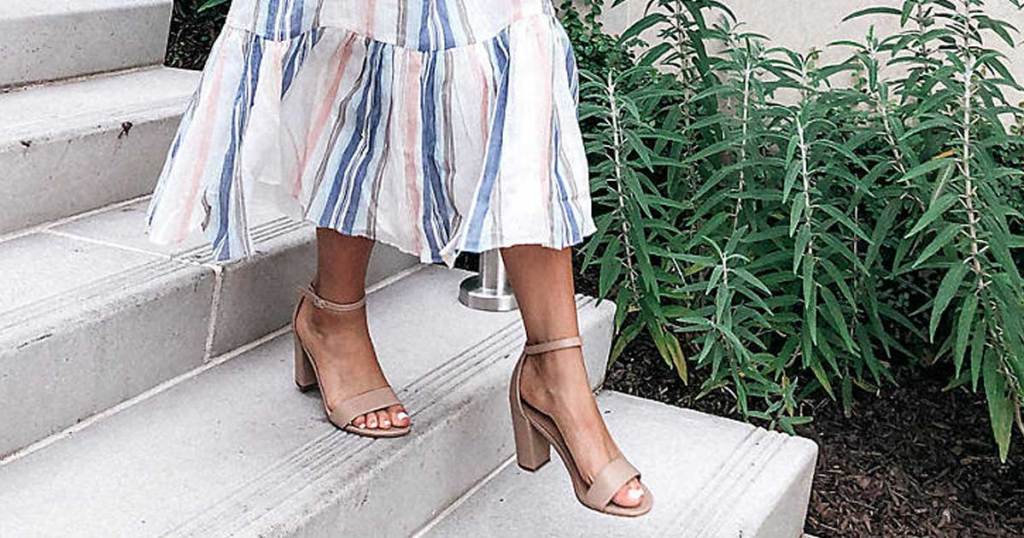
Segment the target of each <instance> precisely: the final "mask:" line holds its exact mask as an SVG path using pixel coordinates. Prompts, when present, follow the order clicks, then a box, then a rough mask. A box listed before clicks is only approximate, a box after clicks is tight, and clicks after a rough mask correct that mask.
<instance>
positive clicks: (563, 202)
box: [551, 118, 580, 238]
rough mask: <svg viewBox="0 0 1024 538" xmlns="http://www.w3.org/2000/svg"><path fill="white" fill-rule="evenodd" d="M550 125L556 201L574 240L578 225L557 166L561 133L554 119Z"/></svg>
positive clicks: (577, 233) (559, 168)
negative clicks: (556, 191) (556, 192)
mask: <svg viewBox="0 0 1024 538" xmlns="http://www.w3.org/2000/svg"><path fill="white" fill-rule="evenodd" d="M551 125H552V127H553V129H552V133H553V135H554V136H553V140H552V143H553V144H554V151H553V153H552V154H551V155H552V159H551V162H552V165H553V166H552V168H553V172H554V177H555V184H556V185H557V186H558V201H559V205H560V206H561V208H562V213H564V214H565V217H566V219H567V220H568V221H569V233H570V236H571V237H573V238H575V237H577V236H579V233H580V232H579V225H577V224H576V216H575V215H573V208H572V205H571V204H569V192H568V191H567V190H566V188H565V177H564V176H563V175H562V172H561V167H560V166H559V163H561V162H562V160H561V159H559V155H560V154H561V152H562V132H561V130H560V129H559V127H558V122H557V121H555V119H554V118H552V120H551Z"/></svg>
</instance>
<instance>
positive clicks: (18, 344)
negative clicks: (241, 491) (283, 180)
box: [0, 199, 415, 457]
mask: <svg viewBox="0 0 1024 538" xmlns="http://www.w3.org/2000/svg"><path fill="white" fill-rule="evenodd" d="M147 203H148V202H147V200H146V199H143V200H138V201H135V202H131V203H126V204H120V205H116V206H114V207H111V208H108V209H105V210H102V211H98V212H94V213H91V214H87V215H84V216H81V217H77V218H73V219H69V220H65V221H60V222H57V223H53V224H51V225H48V226H44V227H41V228H38V229H36V230H35V231H33V232H32V233H30V234H27V235H20V236H17V237H14V238H12V239H9V240H7V241H3V242H0V275H3V279H4V281H5V285H4V286H3V287H2V288H0V372H4V375H2V376H0V408H2V409H4V418H5V427H4V428H2V429H0V457H2V456H3V455H5V454H10V453H12V452H14V451H16V450H18V449H21V448H24V447H25V446H27V445H29V444H31V443H33V442H34V441H37V440H39V439H41V438H43V437H45V436H47V435H50V434H52V433H54V432H57V431H60V430H62V429H64V428H66V427H68V426H71V425H73V424H75V423H76V422H77V421H79V420H82V419H84V418H86V417H88V416H90V415H92V414H94V413H97V412H100V411H102V410H104V409H106V408H108V407H111V406H113V405H116V404H118V403H119V402H121V401H124V400H126V399H128V398H131V397H133V396H135V395H137V394H139V393H141V392H143V391H145V390H147V389H149V388H151V387H153V386H155V385H157V384H159V383H162V382H164V381H167V380H168V379H171V378H173V377H176V376H179V375H182V374H184V373H186V372H188V371H190V370H192V369H194V368H197V367H200V366H202V365H203V364H205V363H206V362H208V361H209V360H211V359H212V358H213V357H216V356H218V355H221V354H223V353H226V352H227V351H229V350H232V349H235V348H237V347H239V346H241V345H243V344H246V343H249V342H251V341H253V340H255V339H257V338H259V337H261V336H263V335H266V334H268V333H270V332H272V331H274V330H277V329H279V328H281V327H282V326H284V325H286V324H288V322H289V321H290V316H291V311H292V308H293V305H294V301H295V296H296V294H295V289H296V287H298V286H300V285H304V284H305V283H307V282H309V280H310V278H311V276H312V274H313V269H314V267H313V264H314V263H315V259H316V256H315V251H314V247H313V241H314V233H313V229H312V227H311V226H310V225H306V224H300V223H296V222H293V221H290V220H287V219H284V218H280V217H276V218H275V217H273V216H272V213H269V212H266V211H265V212H263V213H262V214H260V213H259V212H257V214H256V215H254V220H255V221H256V222H257V223H258V224H256V225H255V226H254V228H253V236H254V239H255V243H256V250H257V252H258V253H257V255H255V256H253V257H252V258H251V259H247V260H244V261H239V262H235V263H231V264H223V265H222V264H215V263H213V262H212V260H211V257H212V253H211V252H210V249H209V247H208V246H206V244H205V241H203V240H202V239H201V238H198V237H196V238H193V239H192V240H191V241H189V242H186V243H185V244H183V245H181V246H180V247H178V248H173V249H168V248H161V247H158V246H156V245H152V244H150V243H149V242H148V240H147V239H146V238H145V236H144V232H143V225H144V222H145V209H146V204H147ZM413 263H415V259H414V258H413V257H411V256H407V255H404V254H401V253H399V252H398V251H396V250H394V249H392V248H390V247H386V246H383V245H381V246H379V247H378V248H375V249H374V255H373V258H372V261H371V266H370V269H369V274H368V279H369V281H370V283H374V282H377V281H380V280H382V279H384V278H386V277H388V276H390V275H393V274H395V273H398V272H400V271H402V270H403V269H405V268H407V267H409V266H411V265H412V264H413ZM55 395H59V396H60V397H58V398H55V397H54V396H55Z"/></svg>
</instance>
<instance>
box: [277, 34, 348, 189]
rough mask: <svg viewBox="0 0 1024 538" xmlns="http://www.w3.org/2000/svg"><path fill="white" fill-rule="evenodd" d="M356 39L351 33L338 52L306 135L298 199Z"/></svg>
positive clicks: (297, 175)
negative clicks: (326, 88) (328, 84)
mask: <svg viewBox="0 0 1024 538" xmlns="http://www.w3.org/2000/svg"><path fill="white" fill-rule="evenodd" d="M355 41H356V34H350V35H349V36H348V39H347V40H345V41H344V42H343V43H342V44H341V47H340V48H339V52H338V69H337V71H335V73H334V78H332V79H331V86H330V90H329V91H328V94H327V96H325V97H324V99H322V100H321V106H320V111H319V112H318V113H317V115H316V118H315V119H314V120H313V123H312V125H310V128H309V134H308V135H307V136H306V148H305V151H303V152H302V159H301V160H299V166H298V167H297V168H296V170H295V172H296V173H295V182H294V183H293V184H292V198H295V199H298V198H299V195H300V194H301V193H302V178H303V174H304V172H305V170H306V163H308V162H309V157H310V155H311V154H312V153H313V151H314V150H315V149H316V143H317V141H318V140H320V137H321V136H322V135H323V133H324V129H326V128H327V120H328V119H330V117H331V110H332V109H333V108H334V105H335V103H336V101H337V98H338V91H339V90H340V88H341V81H342V80H343V79H344V78H345V72H346V71H347V70H348V67H349V64H350V63H351V62H349V60H350V59H351V58H352V48H353V45H354V44H355Z"/></svg>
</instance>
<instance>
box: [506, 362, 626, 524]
mask: <svg viewBox="0 0 1024 538" xmlns="http://www.w3.org/2000/svg"><path fill="white" fill-rule="evenodd" d="M520 387H521V389H520V390H521V394H522V396H523V400H525V401H526V403H528V404H530V406H532V407H534V408H535V409H537V410H538V411H541V412H543V413H544V414H545V415H548V416H549V417H551V418H552V419H554V421H555V423H556V424H557V425H558V429H559V431H560V432H561V433H562V436H563V437H564V438H565V441H566V444H568V446H569V450H570V452H572V455H573V458H574V459H575V460H576V465H577V466H578V467H579V469H580V472H581V473H583V476H584V478H585V479H586V480H587V482H588V483H593V477H594V475H596V474H597V473H598V472H599V471H600V470H601V469H602V468H604V466H605V465H606V464H607V463H608V462H610V461H611V460H613V459H615V458H616V457H618V456H621V455H622V454H621V452H620V451H619V448H618V446H616V445H615V441H613V440H612V437H611V434H609V433H608V428H607V427H606V426H605V423H604V419H603V418H601V412H600V411H599V410H598V408H597V402H596V401H595V400H594V395H593V393H592V392H591V391H590V383H589V381H587V372H586V368H585V367H584V365H583V353H582V352H581V350H580V348H579V347H573V348H567V349H559V350H555V351H549V352H546V353H539V354H536V355H530V356H528V357H527V358H526V362H525V363H524V364H523V370H522V379H521V384H520ZM643 495H644V490H643V488H642V487H641V486H640V482H639V480H637V479H635V478H634V479H633V480H631V481H629V482H628V483H626V485H625V486H623V487H622V488H621V489H619V491H618V493H616V494H615V497H613V498H612V502H614V503H615V504H617V505H619V506H623V507H626V508H635V507H637V506H640V504H641V502H642V501H643Z"/></svg>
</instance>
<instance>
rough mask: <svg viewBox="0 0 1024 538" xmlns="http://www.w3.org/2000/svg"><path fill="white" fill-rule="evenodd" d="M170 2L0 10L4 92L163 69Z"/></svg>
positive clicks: (43, 0) (57, 1) (17, 5)
mask: <svg viewBox="0 0 1024 538" xmlns="http://www.w3.org/2000/svg"><path fill="white" fill-rule="evenodd" d="M171 4H172V1H171V0H74V1H69V0H32V1H30V2H17V1H13V0H10V1H6V2H3V3H2V5H0V88H3V87H5V86H11V85H17V84H27V83H31V82H41V81H47V80H55V79H61V78H68V77H77V76H81V75H88V74H93V73H101V72H104V71H114V70H118V69H126V68H130V67H139V66H144V65H157V64H162V63H163V61H164V52H165V50H166V48H167V32H168V30H169V28H170V22H171Z"/></svg>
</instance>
